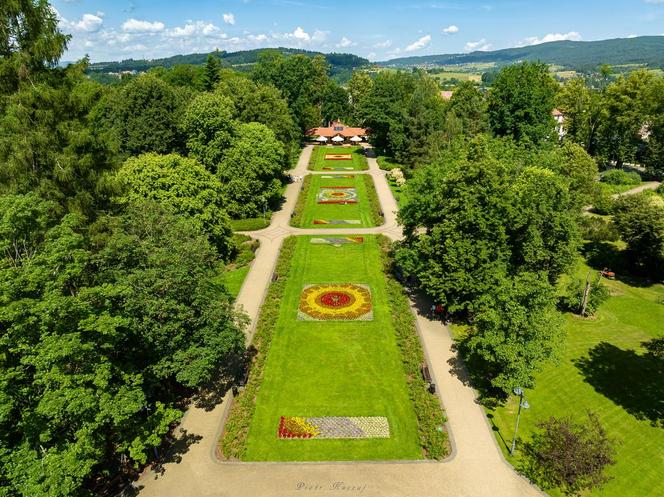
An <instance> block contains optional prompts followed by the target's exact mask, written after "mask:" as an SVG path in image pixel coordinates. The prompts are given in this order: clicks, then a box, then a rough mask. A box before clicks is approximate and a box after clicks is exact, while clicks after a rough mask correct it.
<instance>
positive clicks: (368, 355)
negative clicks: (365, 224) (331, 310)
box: [236, 237, 423, 461]
mask: <svg viewBox="0 0 664 497" xmlns="http://www.w3.org/2000/svg"><path fill="white" fill-rule="evenodd" d="M288 260H293V261H297V262H296V263H295V264H293V265H292V266H291V269H290V272H289V273H288V278H287V282H286V287H285V289H284V290H283V294H281V298H280V302H281V308H280V311H279V318H278V320H276V325H275V326H274V327H273V340H272V345H271V348H270V352H269V356H268V359H267V364H266V365H265V369H264V372H263V371H262V370H261V373H260V374H253V373H252V377H256V378H260V379H262V382H261V385H260V389H258V390H256V388H252V389H251V391H249V389H248V392H247V393H248V395H249V397H250V398H253V397H254V395H255V396H256V406H255V411H254V416H253V420H252V422H251V426H250V428H249V434H248V436H247V439H246V443H247V445H246V455H245V452H244V450H241V451H236V452H241V454H242V455H245V457H244V459H245V460H248V461H326V460H394V459H420V458H422V457H423V451H422V447H421V443H420V436H419V433H418V421H417V417H416V413H415V410H414V406H413V403H412V402H411V401H410V400H409V396H410V395H409V390H408V386H407V381H406V374H405V372H404V366H403V358H402V353H401V352H400V347H399V345H398V341H397V336H396V332H395V327H396V326H397V325H398V323H393V321H392V317H393V311H392V310H391V309H390V307H389V300H388V291H389V290H388V288H387V286H386V282H385V275H384V273H383V271H382V264H381V258H380V250H379V247H378V241H377V239H376V238H375V237H365V239H364V243H363V244H346V245H342V246H340V247H334V246H332V245H315V244H312V243H310V237H298V239H297V246H296V249H295V251H294V252H292V253H291V254H289V256H288ZM319 283H359V284H366V285H368V286H369V287H370V288H371V293H372V302H373V313H374V319H373V320H372V321H352V322H343V321H342V322H337V321H324V322H320V321H301V320H298V319H297V308H298V304H299V299H300V294H301V292H302V289H303V287H304V286H305V285H307V284H319ZM280 288H281V287H280ZM268 306H269V308H268V312H269V313H270V322H271V323H274V322H275V317H274V313H275V311H274V309H273V307H272V301H270V302H269V303H268ZM261 332H264V330H261ZM263 349H264V346H261V348H259V350H260V353H261V354H263V353H264V350H263ZM250 411H251V410H250V409H248V408H246V409H244V410H243V415H244V414H249V413H250ZM280 416H305V417H306V416H385V417H387V419H388V421H389V425H390V435H391V436H390V438H388V439H379V438H374V439H358V440H330V439H318V440H317V439H310V440H281V439H279V438H278V437H277V427H278V422H279V417H280Z"/></svg>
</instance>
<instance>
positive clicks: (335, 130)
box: [307, 121, 367, 138]
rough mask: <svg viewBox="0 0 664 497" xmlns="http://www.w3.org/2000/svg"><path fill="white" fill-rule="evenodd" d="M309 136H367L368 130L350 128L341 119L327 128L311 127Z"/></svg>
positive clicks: (308, 132)
mask: <svg viewBox="0 0 664 497" xmlns="http://www.w3.org/2000/svg"><path fill="white" fill-rule="evenodd" d="M307 135H308V136H324V137H326V138H332V137H334V136H342V137H344V138H350V137H352V136H366V135H367V130H366V129H365V128H350V127H348V126H346V125H345V124H343V123H342V122H340V121H333V122H332V125H331V126H329V127H327V128H311V129H310V130H309V131H307Z"/></svg>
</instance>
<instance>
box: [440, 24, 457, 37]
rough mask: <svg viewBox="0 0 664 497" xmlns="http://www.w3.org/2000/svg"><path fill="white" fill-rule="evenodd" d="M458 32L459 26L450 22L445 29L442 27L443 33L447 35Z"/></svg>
mask: <svg viewBox="0 0 664 497" xmlns="http://www.w3.org/2000/svg"><path fill="white" fill-rule="evenodd" d="M458 32H459V26H455V25H454V24H452V25H451V26H447V27H446V28H445V29H443V33H445V34H448V35H453V34H456V33H458Z"/></svg>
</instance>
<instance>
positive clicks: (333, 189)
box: [318, 186, 357, 204]
mask: <svg viewBox="0 0 664 497" xmlns="http://www.w3.org/2000/svg"><path fill="white" fill-rule="evenodd" d="M318 203H319V204H356V203H357V190H356V189H355V188H353V187H350V186H322V187H321V189H320V191H319V192H318Z"/></svg>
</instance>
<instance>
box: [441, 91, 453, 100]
mask: <svg viewBox="0 0 664 497" xmlns="http://www.w3.org/2000/svg"><path fill="white" fill-rule="evenodd" d="M452 95H454V92H453V91H447V90H443V91H441V92H440V96H441V98H442V99H443V100H449V99H450V98H452Z"/></svg>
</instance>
